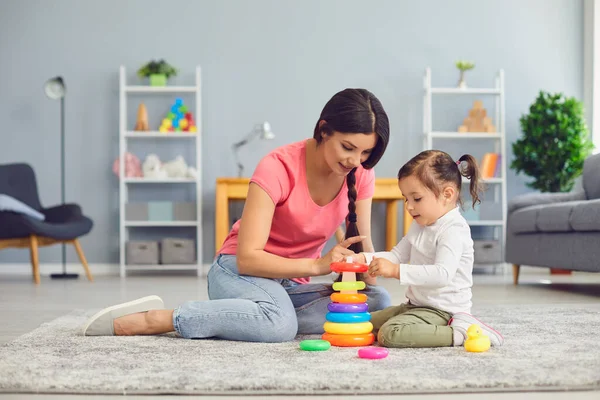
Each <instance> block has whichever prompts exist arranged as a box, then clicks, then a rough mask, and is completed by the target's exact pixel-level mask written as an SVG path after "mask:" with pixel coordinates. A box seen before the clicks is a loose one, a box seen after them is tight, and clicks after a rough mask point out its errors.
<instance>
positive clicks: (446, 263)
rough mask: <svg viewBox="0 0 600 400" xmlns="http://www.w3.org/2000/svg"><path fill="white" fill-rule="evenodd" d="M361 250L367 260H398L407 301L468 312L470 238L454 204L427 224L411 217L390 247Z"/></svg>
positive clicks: (471, 248)
mask: <svg viewBox="0 0 600 400" xmlns="http://www.w3.org/2000/svg"><path fill="white" fill-rule="evenodd" d="M363 254H364V255H365V258H366V262H367V264H369V263H371V261H372V260H373V256H375V257H381V258H385V259H387V260H389V261H391V262H393V263H394V264H400V283H402V284H406V285H408V290H407V291H406V297H407V299H408V300H409V301H410V304H413V305H417V306H426V307H434V308H438V309H440V310H443V311H447V312H449V313H451V314H454V313H457V312H466V313H470V312H471V306H472V302H471V297H472V294H471V287H472V286H473V239H472V238H471V229H470V227H469V224H468V223H467V221H466V220H465V219H464V217H463V216H462V215H461V213H460V211H459V209H458V207H457V208H455V209H453V210H451V211H449V212H447V213H446V214H445V215H443V216H442V217H441V218H439V219H438V220H437V221H436V222H435V223H434V224H432V225H429V226H421V225H419V224H417V223H416V222H414V221H413V223H412V225H411V226H410V229H409V230H408V232H407V234H406V236H404V237H403V238H402V240H401V241H400V243H398V244H397V245H396V246H395V247H394V248H393V249H392V250H391V251H382V252H377V253H363Z"/></svg>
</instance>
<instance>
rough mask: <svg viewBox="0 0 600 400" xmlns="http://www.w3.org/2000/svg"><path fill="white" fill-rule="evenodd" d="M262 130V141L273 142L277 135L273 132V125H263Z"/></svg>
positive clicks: (266, 123)
mask: <svg viewBox="0 0 600 400" xmlns="http://www.w3.org/2000/svg"><path fill="white" fill-rule="evenodd" d="M261 129H262V131H261V132H260V138H261V139H266V140H271V139H274V138H275V134H274V133H273V131H272V130H271V124H270V123H268V122H267V121H265V122H263V123H262V125H261Z"/></svg>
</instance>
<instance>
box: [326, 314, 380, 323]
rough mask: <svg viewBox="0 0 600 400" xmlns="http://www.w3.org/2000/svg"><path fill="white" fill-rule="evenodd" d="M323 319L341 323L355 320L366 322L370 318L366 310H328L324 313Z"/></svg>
mask: <svg viewBox="0 0 600 400" xmlns="http://www.w3.org/2000/svg"><path fill="white" fill-rule="evenodd" d="M325 319H326V320H327V321H331V322H341V323H355V322H367V321H370V320H371V314H369V313H368V312H362V313H340V312H328V313H327V315H325Z"/></svg>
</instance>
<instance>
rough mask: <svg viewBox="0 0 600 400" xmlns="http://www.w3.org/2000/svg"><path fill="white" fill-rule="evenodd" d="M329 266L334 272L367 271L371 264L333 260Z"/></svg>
mask: <svg viewBox="0 0 600 400" xmlns="http://www.w3.org/2000/svg"><path fill="white" fill-rule="evenodd" d="M329 267H330V268H331V270H332V271H333V272H367V270H368V269H369V266H368V265H366V264H359V263H348V262H332V263H331V264H329Z"/></svg>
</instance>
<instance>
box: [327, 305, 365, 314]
mask: <svg viewBox="0 0 600 400" xmlns="http://www.w3.org/2000/svg"><path fill="white" fill-rule="evenodd" d="M327 309H328V310H329V311H331V312H337V313H361V312H367V311H368V310H369V305H368V304H367V303H360V304H347V303H329V304H327Z"/></svg>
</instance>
